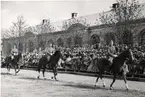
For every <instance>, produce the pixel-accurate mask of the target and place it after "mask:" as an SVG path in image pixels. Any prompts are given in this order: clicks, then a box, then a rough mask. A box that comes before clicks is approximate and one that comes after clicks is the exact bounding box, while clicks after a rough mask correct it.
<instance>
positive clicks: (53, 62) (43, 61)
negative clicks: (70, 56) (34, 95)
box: [37, 51, 62, 80]
mask: <svg viewBox="0 0 145 97" xmlns="http://www.w3.org/2000/svg"><path fill="white" fill-rule="evenodd" d="M48 57H50V58H49V59H48ZM60 58H62V55H61V52H60V51H55V53H54V54H53V55H52V56H50V55H49V54H48V55H44V56H42V58H40V60H39V63H38V67H37V71H38V73H39V75H38V76H37V78H38V79H39V77H40V70H41V68H42V69H43V71H42V73H43V77H44V79H45V70H46V67H47V65H48V67H50V69H52V70H53V73H54V79H55V80H57V79H56V76H57V66H58V61H59V60H60ZM52 78H53V77H52Z"/></svg>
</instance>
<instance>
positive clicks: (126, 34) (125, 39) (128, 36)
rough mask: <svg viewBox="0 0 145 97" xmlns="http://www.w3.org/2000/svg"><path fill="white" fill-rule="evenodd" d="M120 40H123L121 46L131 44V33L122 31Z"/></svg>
mask: <svg viewBox="0 0 145 97" xmlns="http://www.w3.org/2000/svg"><path fill="white" fill-rule="evenodd" d="M122 40H123V44H127V45H129V44H133V35H132V33H131V32H130V31H128V30H126V31H124V33H123V37H122Z"/></svg>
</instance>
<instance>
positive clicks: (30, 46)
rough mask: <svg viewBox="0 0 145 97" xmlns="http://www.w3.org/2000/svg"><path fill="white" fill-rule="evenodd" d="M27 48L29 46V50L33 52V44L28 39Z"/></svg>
mask: <svg viewBox="0 0 145 97" xmlns="http://www.w3.org/2000/svg"><path fill="white" fill-rule="evenodd" d="M28 48H29V52H33V50H34V44H33V42H32V41H29V43H28Z"/></svg>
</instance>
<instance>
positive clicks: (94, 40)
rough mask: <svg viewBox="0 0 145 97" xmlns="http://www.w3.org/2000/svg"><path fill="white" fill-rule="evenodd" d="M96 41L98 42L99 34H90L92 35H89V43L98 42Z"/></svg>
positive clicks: (94, 43)
mask: <svg viewBox="0 0 145 97" xmlns="http://www.w3.org/2000/svg"><path fill="white" fill-rule="evenodd" d="M98 43H100V38H99V36H98V35H96V34H94V35H92V36H91V44H92V45H96V44H98Z"/></svg>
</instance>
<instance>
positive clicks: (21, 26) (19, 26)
mask: <svg viewBox="0 0 145 97" xmlns="http://www.w3.org/2000/svg"><path fill="white" fill-rule="evenodd" d="M26 27H27V25H26V20H24V17H23V15H20V16H18V17H17V20H16V22H13V26H12V29H13V30H14V33H15V35H16V36H18V37H20V36H22V35H23V34H24V33H25V28H26Z"/></svg>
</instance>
